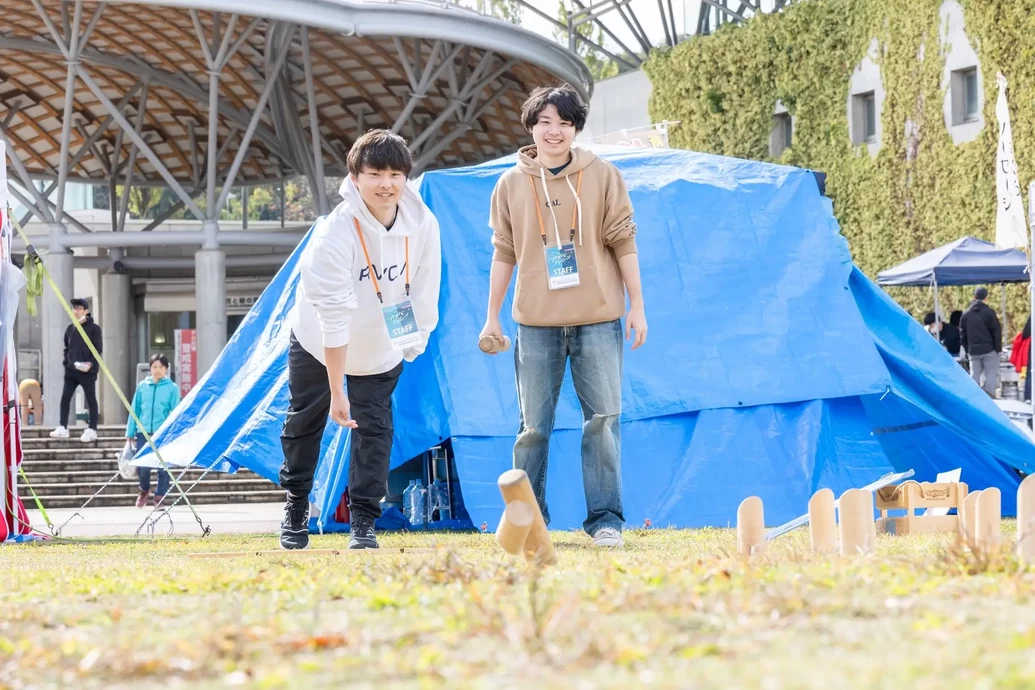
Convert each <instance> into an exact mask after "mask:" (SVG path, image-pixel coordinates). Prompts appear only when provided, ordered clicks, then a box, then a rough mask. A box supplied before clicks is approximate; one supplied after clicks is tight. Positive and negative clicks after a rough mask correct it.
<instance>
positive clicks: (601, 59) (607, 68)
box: [553, 0, 618, 81]
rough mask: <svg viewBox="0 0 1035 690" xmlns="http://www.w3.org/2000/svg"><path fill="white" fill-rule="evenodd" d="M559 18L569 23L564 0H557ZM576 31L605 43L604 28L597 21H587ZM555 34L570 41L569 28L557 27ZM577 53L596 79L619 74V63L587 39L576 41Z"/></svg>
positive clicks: (556, 36) (562, 40) (555, 36)
mask: <svg viewBox="0 0 1035 690" xmlns="http://www.w3.org/2000/svg"><path fill="white" fill-rule="evenodd" d="M557 19H558V20H559V21H560V22H561V23H562V24H564V25H567V24H568V8H567V7H566V6H565V4H564V0H557ZM594 29H595V31H594ZM575 31H576V33H578V35H579V36H582V37H583V38H587V39H589V40H590V41H593V42H594V43H596V44H597V45H604V30H603V29H602V28H600V26H599V25H598V24H597V23H596V22H585V23H584V24H582V25H580V26H579V27H578V28H577V29H575ZM553 35H554V38H556V39H557V40H558V41H560V42H562V43H565V44H567V43H568V31H567V29H561V28H556V29H554V31H553ZM575 53H576V54H577V55H578V56H579V57H580V58H582V61H583V62H584V63H586V67H588V68H589V73H590V74H592V75H593V79H594V81H600V80H602V79H607V78H609V77H614V76H617V75H618V63H617V62H615V61H614V60H612V59H611V58H609V57H608V56H606V55H604V54H602V53H600V51H598V50H597V49H596V48H594V47H593V46H591V45H589V44H588V43H586V42H585V41H578V40H577V41H575Z"/></svg>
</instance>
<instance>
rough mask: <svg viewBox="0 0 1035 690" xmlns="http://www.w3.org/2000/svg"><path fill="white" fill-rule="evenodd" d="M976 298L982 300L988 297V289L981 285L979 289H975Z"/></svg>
mask: <svg viewBox="0 0 1035 690" xmlns="http://www.w3.org/2000/svg"><path fill="white" fill-rule="evenodd" d="M974 299H977V300H981V301H982V302H983V301H985V300H986V299H988V289H987V288H983V287H979V288H978V289H977V290H974Z"/></svg>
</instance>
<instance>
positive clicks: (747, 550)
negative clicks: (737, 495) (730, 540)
mask: <svg viewBox="0 0 1035 690" xmlns="http://www.w3.org/2000/svg"><path fill="white" fill-rule="evenodd" d="M765 546H766V542H765V514H764V512H763V507H762V499H761V498H759V497H758V496H748V497H747V498H745V499H744V500H743V501H741V503H740V507H739V508H737V553H739V554H740V555H741V556H760V555H762V554H764V553H765Z"/></svg>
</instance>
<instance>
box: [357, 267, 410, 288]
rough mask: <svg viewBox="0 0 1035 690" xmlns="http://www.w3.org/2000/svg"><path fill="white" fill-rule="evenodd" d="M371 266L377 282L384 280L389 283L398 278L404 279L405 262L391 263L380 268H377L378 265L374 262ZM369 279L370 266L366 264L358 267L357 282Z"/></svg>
mask: <svg viewBox="0 0 1035 690" xmlns="http://www.w3.org/2000/svg"><path fill="white" fill-rule="evenodd" d="M373 267H374V277H375V278H377V281H378V282H379V283H380V282H384V281H388V282H389V283H394V282H396V281H398V280H405V279H406V263H405V262H403V263H401V264H392V265H391V266H387V267H382V268H378V265H377V264H374V265H373ZM369 280H370V268H369V267H368V266H362V267H360V269H359V282H360V283H362V282H364V281H369Z"/></svg>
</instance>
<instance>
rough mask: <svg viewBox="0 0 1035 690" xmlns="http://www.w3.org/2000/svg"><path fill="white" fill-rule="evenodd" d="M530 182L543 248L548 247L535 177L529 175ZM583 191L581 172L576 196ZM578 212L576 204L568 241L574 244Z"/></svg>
mask: <svg viewBox="0 0 1035 690" xmlns="http://www.w3.org/2000/svg"><path fill="white" fill-rule="evenodd" d="M528 181H529V182H531V183H532V196H533V197H534V198H535V214H536V216H538V217H539V233H540V234H541V235H542V236H543V246H544V247H545V246H546V245H547V241H546V226H545V225H543V211H542V209H540V208H539V192H537V191H536V188H535V176H533V175H529V176H528ZM569 189H570V187H569ZM581 191H582V171H581V170H579V179H578V182H576V186H575V194H576V196H577V195H578V194H579V193H580V192H581ZM546 203H550V200H549V199H547V200H546ZM578 212H579V207H578V204H576V205H575V208H574V209H572V211H571V235H569V236H568V241H569V242H574V241H575V218H576V214H577V213H578ZM554 220H557V219H556V218H555V219H554ZM579 241H580V242H581V241H582V240H581V239H580V240H579Z"/></svg>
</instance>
